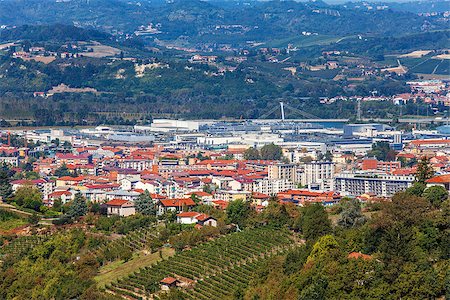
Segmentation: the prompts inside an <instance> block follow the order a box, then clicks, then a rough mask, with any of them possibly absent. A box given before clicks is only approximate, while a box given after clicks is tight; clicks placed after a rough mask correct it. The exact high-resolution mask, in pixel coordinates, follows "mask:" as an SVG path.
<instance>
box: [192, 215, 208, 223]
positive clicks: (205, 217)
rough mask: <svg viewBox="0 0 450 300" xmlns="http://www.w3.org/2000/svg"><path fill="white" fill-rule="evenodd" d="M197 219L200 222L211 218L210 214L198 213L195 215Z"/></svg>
mask: <svg viewBox="0 0 450 300" xmlns="http://www.w3.org/2000/svg"><path fill="white" fill-rule="evenodd" d="M195 218H196V219H197V220H198V221H200V222H202V221H205V220H208V219H210V218H211V216H208V215H207V214H199V215H198V216H196V217H195Z"/></svg>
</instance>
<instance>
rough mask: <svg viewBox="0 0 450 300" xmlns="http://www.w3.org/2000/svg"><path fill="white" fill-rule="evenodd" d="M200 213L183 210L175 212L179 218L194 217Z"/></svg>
mask: <svg viewBox="0 0 450 300" xmlns="http://www.w3.org/2000/svg"><path fill="white" fill-rule="evenodd" d="M198 215H200V213H198V212H196V211H183V212H180V213H179V214H177V217H180V218H194V217H196V216H198Z"/></svg>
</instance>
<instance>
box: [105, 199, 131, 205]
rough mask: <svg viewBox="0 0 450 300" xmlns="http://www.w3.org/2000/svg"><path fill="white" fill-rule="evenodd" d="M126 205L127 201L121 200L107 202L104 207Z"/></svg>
mask: <svg viewBox="0 0 450 300" xmlns="http://www.w3.org/2000/svg"><path fill="white" fill-rule="evenodd" d="M126 203H128V200H122V199H113V200H111V201H109V202H106V205H108V206H122V205H124V204H126Z"/></svg>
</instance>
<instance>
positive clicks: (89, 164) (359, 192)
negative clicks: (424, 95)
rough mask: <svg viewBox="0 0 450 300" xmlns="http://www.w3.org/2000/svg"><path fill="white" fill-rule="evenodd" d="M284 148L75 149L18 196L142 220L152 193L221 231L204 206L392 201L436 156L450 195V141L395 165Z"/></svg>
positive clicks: (40, 164)
mask: <svg viewBox="0 0 450 300" xmlns="http://www.w3.org/2000/svg"><path fill="white" fill-rule="evenodd" d="M355 130H356V129H355ZM313 146H314V145H313ZM348 149H349V148H348ZM282 150H283V155H284V159H283V161H281V160H246V159H244V155H243V153H244V152H245V148H242V149H217V150H214V149H213V150H205V149H198V148H197V149H191V148H188V149H178V150H174V149H173V148H168V147H165V146H162V145H154V146H151V147H142V146H137V145H135V146H129V145H120V146H70V147H69V148H61V149H60V151H56V152H55V153H53V154H49V155H46V156H45V157H38V158H34V159H33V162H32V164H31V169H32V170H33V171H34V172H35V173H37V174H38V175H39V177H40V178H39V179H34V180H26V179H19V180H13V181H12V182H11V184H12V187H13V190H14V191H16V190H17V189H18V188H20V187H22V186H25V185H33V186H35V187H37V188H38V189H39V190H40V191H41V193H42V197H43V202H44V204H45V205H47V206H49V207H51V206H53V205H54V203H55V201H56V200H61V202H62V203H67V202H69V201H71V200H72V199H74V197H75V195H76V194H77V193H81V194H82V195H83V196H84V197H85V198H86V199H87V200H89V201H92V202H96V203H101V204H104V205H105V206H106V207H107V213H108V214H109V215H120V216H129V215H133V214H135V213H136V208H135V206H134V201H135V200H136V199H137V198H138V197H139V196H140V195H141V194H142V193H144V192H145V191H148V192H149V193H150V195H151V198H152V201H154V203H155V206H156V208H157V214H158V215H163V214H165V213H167V212H169V211H171V212H175V213H176V214H177V218H178V222H180V223H183V224H196V225H198V226H203V225H205V224H206V225H212V226H215V224H216V221H215V220H214V219H212V218H211V217H209V216H207V215H204V214H201V213H197V212H195V206H196V205H197V204H204V205H211V206H214V207H215V208H218V209H226V207H227V205H228V203H229V202H230V201H233V200H237V199H242V200H244V201H249V202H250V203H251V205H252V206H253V207H254V209H255V210H257V211H262V210H264V208H265V207H266V206H267V205H268V204H269V201H270V200H271V199H277V200H278V201H280V202H281V203H284V204H288V203H289V204H292V205H298V206H303V205H306V204H307V203H321V204H323V205H333V204H336V203H338V202H339V201H340V200H341V198H342V197H343V196H350V197H358V198H359V199H361V201H376V199H386V198H389V197H391V196H392V195H393V194H394V193H395V192H398V191H401V190H404V189H406V188H408V187H409V186H411V185H412V184H413V182H414V175H415V173H416V161H418V160H420V158H421V157H423V156H427V157H430V163H431V166H432V167H433V168H434V170H435V171H436V175H437V176H436V177H434V178H432V179H430V181H429V184H430V185H442V186H444V187H445V188H446V189H447V190H448V189H449V182H450V175H449V174H450V155H449V153H450V140H448V139H426V140H413V141H412V142H410V143H409V144H408V145H407V146H406V147H404V148H403V149H402V150H401V151H399V152H396V153H395V155H396V156H395V157H394V161H388V162H386V161H379V160H377V159H376V158H373V157H368V156H367V155H366V154H359V155H358V154H355V153H350V152H347V153H345V152H344V153H342V152H341V153H338V152H335V153H334V155H333V153H331V154H332V155H331V157H328V158H326V159H328V160H325V159H324V158H320V155H319V154H320V153H319V152H321V151H320V150H318V149H316V148H315V147H312V148H311V149H309V148H302V149H301V150H299V151H298V152H299V153H298V155H300V157H299V159H298V160H297V159H296V158H295V155H296V154H295V153H296V152H294V153H293V152H291V151H292V149H290V148H284V147H283V148H282ZM322 150H323V149H322ZM199 151H201V153H202V155H199ZM322 152H323V151H322ZM0 153H2V156H1V157H0V163H4V164H7V165H9V166H10V167H11V168H13V169H14V170H16V171H18V172H19V173H20V172H23V163H25V162H27V161H28V159H29V158H30V157H31V156H30V155H32V154H33V155H34V154H35V152H33V151H32V150H31V149H28V148H15V147H11V146H7V145H3V146H1V147H0ZM305 158H310V159H305Z"/></svg>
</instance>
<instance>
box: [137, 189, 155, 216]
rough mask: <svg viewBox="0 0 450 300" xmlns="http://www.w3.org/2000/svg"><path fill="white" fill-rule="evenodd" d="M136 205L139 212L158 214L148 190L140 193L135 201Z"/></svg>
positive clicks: (151, 214) (150, 214)
mask: <svg viewBox="0 0 450 300" xmlns="http://www.w3.org/2000/svg"><path fill="white" fill-rule="evenodd" d="M134 206H135V208H136V211H137V212H138V213H141V214H143V215H149V216H154V215H156V208H155V204H154V202H153V199H152V197H151V196H150V193H149V192H148V190H145V192H144V193H142V194H140V195H139V197H138V198H137V199H136V200H135V201H134Z"/></svg>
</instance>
